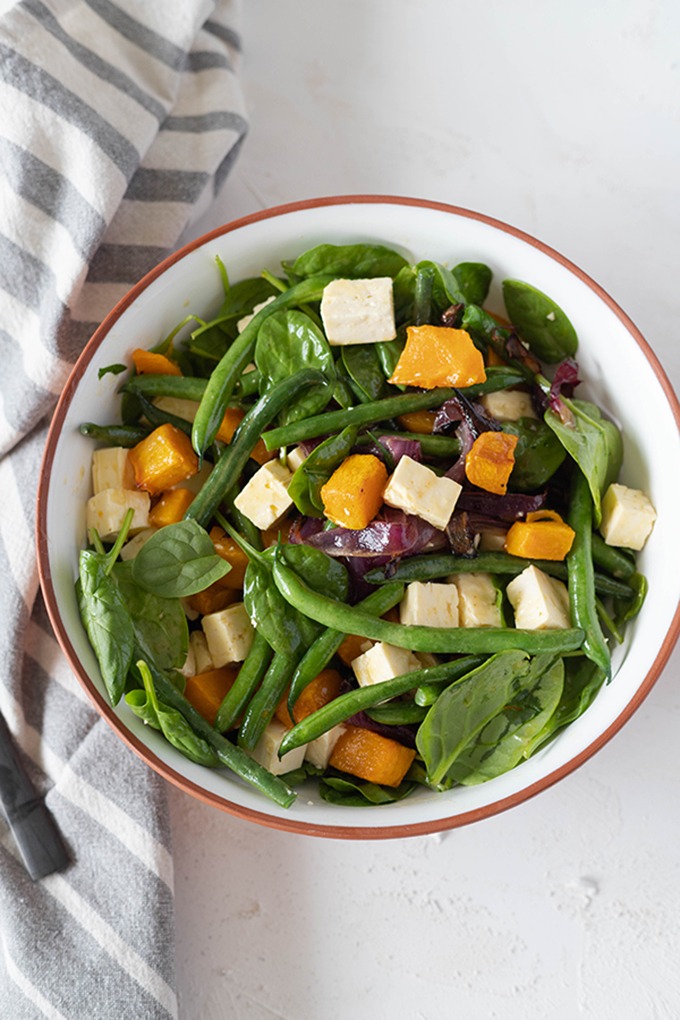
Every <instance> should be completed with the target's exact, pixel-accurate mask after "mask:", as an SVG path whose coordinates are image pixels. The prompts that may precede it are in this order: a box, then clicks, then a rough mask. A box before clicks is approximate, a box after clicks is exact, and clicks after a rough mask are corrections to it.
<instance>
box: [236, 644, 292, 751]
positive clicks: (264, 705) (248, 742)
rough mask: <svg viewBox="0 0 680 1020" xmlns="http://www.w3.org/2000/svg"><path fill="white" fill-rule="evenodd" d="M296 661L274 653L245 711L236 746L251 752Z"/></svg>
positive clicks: (281, 695)
mask: <svg viewBox="0 0 680 1020" xmlns="http://www.w3.org/2000/svg"><path fill="white" fill-rule="evenodd" d="M296 663H297V660H296V659H295V658H293V657H292V656H290V655H282V654H281V653H280V652H275V653H274V657H273V658H272V660H271V663H270V665H269V668H268V670H267V672H266V673H265V675H264V678H263V680H262V683H261V684H260V687H259V688H258V690H257V691H256V692H255V694H254V695H253V697H252V699H251V701H250V704H249V705H248V707H247V709H246V713H245V715H244V717H243V722H242V723H241V725H240V727H239V731H238V745H239V747H242V748H244V749H245V750H246V751H252V750H253V748H254V747H255V745H256V744H257V742H258V740H259V739H260V737H261V736H262V734H263V733H264V731H265V729H266V727H267V725H268V724H269V723H270V722H271V719H272V717H273V715H274V712H275V711H276V706H277V705H278V703H279V702H280V701H281V698H282V697H283V696H284V694H285V693H286V690H287V688H288V684H289V683H290V678H291V677H292V675H293V671H294V670H295V666H296Z"/></svg>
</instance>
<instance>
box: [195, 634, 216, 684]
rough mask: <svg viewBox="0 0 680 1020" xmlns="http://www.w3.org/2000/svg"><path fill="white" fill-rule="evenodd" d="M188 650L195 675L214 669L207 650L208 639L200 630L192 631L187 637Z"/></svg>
mask: <svg viewBox="0 0 680 1020" xmlns="http://www.w3.org/2000/svg"><path fill="white" fill-rule="evenodd" d="M189 650H190V651H191V653H192V655H193V657H194V665H195V667H196V673H197V674H198V673H207V672H208V671H209V670H211V669H214V668H215V663H214V662H213V659H212V655H211V654H210V649H209V648H208V639H207V638H206V636H205V632H204V631H202V630H192V632H191V634H190V635H189Z"/></svg>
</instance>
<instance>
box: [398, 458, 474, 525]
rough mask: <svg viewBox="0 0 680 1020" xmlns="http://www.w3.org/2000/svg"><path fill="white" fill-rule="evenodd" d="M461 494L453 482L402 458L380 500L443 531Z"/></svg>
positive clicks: (422, 465)
mask: <svg viewBox="0 0 680 1020" xmlns="http://www.w3.org/2000/svg"><path fill="white" fill-rule="evenodd" d="M461 491H462V486H461V485H459V484H458V482H454V480H453V479H452V478H446V477H440V476H439V475H436V474H435V473H434V471H432V470H431V469H430V468H428V467H425V465H424V464H419V463H418V461H415V460H412V458H411V457H401V459H400V460H399V463H398V464H397V466H396V468H395V470H394V473H393V474H392V475H390V477H389V479H388V481H387V485H386V487H385V492H384V493H383V499H384V501H385V502H386V503H387V504H388V506H393V507H397V509H399V510H403V511H404V513H407V514H415V516H416V517H422V518H423V520H425V521H427V522H428V523H429V524H431V525H432V526H433V527H434V528H438V529H439V530H440V531H443V530H444V528H445V527H446V525H447V524H448V523H449V518H450V517H451V514H452V513H453V509H454V507H455V505H456V503H457V501H458V497H459V495H460V493H461Z"/></svg>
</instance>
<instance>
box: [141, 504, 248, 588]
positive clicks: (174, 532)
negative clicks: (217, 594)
mask: <svg viewBox="0 0 680 1020" xmlns="http://www.w3.org/2000/svg"><path fill="white" fill-rule="evenodd" d="M229 570H231V567H230V565H229V564H228V563H227V561H226V560H224V559H223V558H222V557H221V556H218V555H217V553H216V552H215V547H214V545H213V543H212V540H211V539H210V536H209V535H208V533H207V531H206V530H205V528H202V527H201V525H200V524H198V523H197V522H196V521H194V520H186V521H179V522H178V523H177V524H168V525H166V526H165V527H164V528H159V530H158V531H157V532H156V533H155V535H152V536H151V538H150V539H149V540H148V541H147V542H145V543H144V545H143V546H142V548H141V549H140V550H139V552H138V553H137V555H136V556H135V558H134V559H133V560H132V576H133V578H134V580H135V582H136V583H137V584H138V585H139V586H140V588H143V589H144V590H145V591H148V592H152V593H153V594H154V595H162V596H163V597H164V598H186V597H187V596H189V595H195V594H196V593H197V592H199V591H204V589H205V588H208V587H209V586H210V585H211V584H213V583H214V582H215V581H219V580H220V578H222V577H224V575H225V574H227V573H228V572H229Z"/></svg>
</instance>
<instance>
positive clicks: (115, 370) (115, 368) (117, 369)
mask: <svg viewBox="0 0 680 1020" xmlns="http://www.w3.org/2000/svg"><path fill="white" fill-rule="evenodd" d="M128 367H129V366H128V365H120V364H117V365H106V366H105V367H104V368H100V369H99V371H98V372H97V378H98V379H103V378H104V376H105V375H120V374H121V373H122V372H127V370H128Z"/></svg>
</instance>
